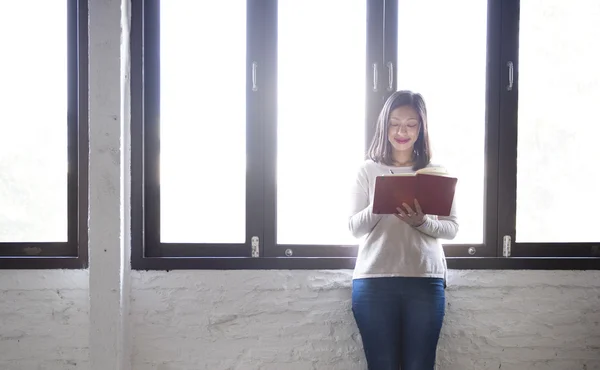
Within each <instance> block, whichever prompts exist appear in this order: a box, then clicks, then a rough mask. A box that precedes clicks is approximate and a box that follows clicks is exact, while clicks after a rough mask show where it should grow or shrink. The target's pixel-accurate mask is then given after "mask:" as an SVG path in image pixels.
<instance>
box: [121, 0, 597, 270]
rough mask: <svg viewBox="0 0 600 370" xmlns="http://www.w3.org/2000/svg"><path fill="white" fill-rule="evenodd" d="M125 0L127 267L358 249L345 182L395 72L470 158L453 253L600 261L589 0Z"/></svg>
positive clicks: (314, 256) (448, 153)
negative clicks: (128, 22) (128, 16)
mask: <svg viewBox="0 0 600 370" xmlns="http://www.w3.org/2000/svg"><path fill="white" fill-rule="evenodd" d="M573 4H576V5H573ZM132 5H133V7H132V62H133V63H132V119H133V120H132V123H133V135H132V138H133V141H132V149H133V152H132V160H133V166H132V171H133V177H132V179H133V184H132V186H133V187H132V189H133V199H132V205H133V211H134V213H133V219H132V227H133V229H134V240H133V248H134V250H133V253H132V261H133V267H134V268H138V269H176V268H207V269H223V268H225V269H230V268H232V269H237V268H310V269H313V268H352V267H353V266H354V256H355V255H356V248H357V246H356V245H357V241H356V240H354V239H353V238H352V237H351V236H350V234H349V231H348V226H347V217H346V209H347V199H346V196H345V193H344V191H345V189H346V188H347V187H348V186H349V185H350V183H351V181H352V178H353V176H354V175H355V169H356V168H357V166H358V165H359V164H360V162H361V161H362V160H363V159H364V154H365V150H366V148H367V145H368V143H369V141H370V139H371V138H372V136H373V130H374V128H373V124H374V122H375V120H376V118H377V115H378V113H379V110H380V109H381V106H382V105H383V102H384V101H385V99H386V98H387V97H388V96H389V95H390V94H392V93H393V92H394V91H396V90H399V89H411V90H415V91H419V92H421V93H422V94H423V95H424V97H425V100H426V102H427V105H428V112H429V120H430V135H431V139H432V144H433V149H434V153H433V155H434V157H433V162H434V163H439V164H441V165H443V166H445V167H447V168H448V169H449V170H450V171H451V172H452V173H454V174H456V175H457V176H458V177H459V185H458V188H457V202H458V208H459V212H460V214H459V216H460V225H461V227H460V232H459V235H458V237H457V238H456V239H455V240H452V241H444V248H445V252H446V255H447V257H448V259H449V266H450V267H454V268H513V267H519V268H545V267H546V268H547V267H551V268H582V267H585V268H590V267H593V268H596V267H600V263H598V261H600V258H597V257H600V235H599V234H598V232H597V231H596V230H594V227H593V224H594V221H593V220H594V218H593V217H594V214H593V213H591V212H590V211H588V210H590V209H594V205H595V206H600V197H599V196H598V195H597V194H596V192H595V191H594V189H597V188H599V187H600V178H599V177H598V176H597V175H595V174H596V172H597V171H595V170H593V160H591V158H596V157H598V158H600V155H599V154H600V153H599V152H598V149H597V146H595V145H593V143H592V141H593V140H594V135H593V134H592V133H593V132H595V131H594V130H596V126H598V124H599V123H600V122H598V120H599V119H600V117H599V116H598V114H597V113H596V112H595V111H594V110H593V109H592V108H591V107H593V104H592V102H593V101H596V100H597V98H598V97H599V96H598V95H599V94H600V90H599V89H598V86H599V82H598V79H599V78H600V74H599V73H598V72H597V70H596V69H595V68H594V67H593V66H595V65H597V64H598V63H597V62H598V61H597V60H596V59H597V58H598V56H597V55H600V53H597V52H595V51H596V49H598V47H597V46H596V45H595V43H594V42H593V40H595V39H597V38H598V36H599V35H598V32H600V28H599V27H598V26H594V25H595V24H596V22H595V21H597V20H599V18H600V15H599V12H600V10H599V9H598V5H596V4H595V2H593V1H591V0H588V1H586V0H577V1H576V2H575V3H572V4H571V5H570V6H568V7H567V6H565V5H564V4H562V3H561V2H559V1H557V0H551V1H546V0H544V1H541V0H522V1H520V2H519V1H517V0H504V1H500V0H488V1H487V2H486V1H480V0H457V1H453V2H451V3H446V2H440V1H434V0H419V1H416V0H368V1H362V0H326V1H323V0H305V1H295V0H261V1H257V0H245V1H244V0H240V1H233V2H226V3H223V4H221V3H220V2H218V3H210V4H209V3H206V4H205V3H203V2H198V1H193V0H188V1H179V2H167V1H162V2H160V1H157V0H134V1H133V2H132ZM342 9H343V11H341V10H342ZM576 19H581V21H580V22H579V21H575V20H576ZM560 30H563V31H560ZM564 30H568V32H565V31H564ZM559 31H560V32H561V33H560V37H557V36H556V35H555V34H556V32H559ZM557 71H562V72H561V73H558V72H557ZM567 71H575V73H567ZM549 75H550V76H553V78H548V76H549ZM549 103H550V104H549ZM549 106H551V107H552V108H553V109H552V111H549V110H548V107H549ZM586 131H589V133H588V132H586ZM569 148H570V149H572V150H573V152H569V151H568V149H569ZM332 156H333V158H334V160H332V159H331V158H332ZM557 156H558V158H557ZM584 158H588V160H585V159H584ZM575 179H576V181H577V183H578V189H577V191H574V190H573V188H572V186H573V185H572V181H573V180H575ZM573 202H574V203H573ZM571 203H573V204H571ZM563 207H570V208H563ZM566 209H568V210H569V212H574V213H575V214H576V215H578V216H581V217H582V218H581V219H580V218H578V217H574V218H570V219H569V220H564V219H561V218H558V217H556V216H554V215H555V214H557V213H560V212H563V211H564V210H566ZM580 229H581V230H580ZM573 230H580V232H579V231H578V232H577V233H574V232H573ZM560 257H569V259H565V258H560Z"/></svg>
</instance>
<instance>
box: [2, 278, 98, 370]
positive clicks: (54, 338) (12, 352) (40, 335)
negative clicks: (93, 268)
mask: <svg viewBox="0 0 600 370" xmlns="http://www.w3.org/2000/svg"><path fill="white" fill-rule="evenodd" d="M89 330H90V325H89V297H88V272H87V271H82V270H78V271H59V270H54V271H7V270H4V271H0V369H1V370H75V369H77V370H89V368H90V367H89V361H88V359H89V345H88V338H89Z"/></svg>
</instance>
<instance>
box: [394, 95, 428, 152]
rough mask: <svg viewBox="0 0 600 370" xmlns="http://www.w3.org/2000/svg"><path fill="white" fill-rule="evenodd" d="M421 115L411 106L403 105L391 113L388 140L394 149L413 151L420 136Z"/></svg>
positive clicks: (397, 150)
mask: <svg viewBox="0 0 600 370" xmlns="http://www.w3.org/2000/svg"><path fill="white" fill-rule="evenodd" d="M420 126H421V125H420V123H419V115H418V114H417V112H416V111H415V110H414V109H413V108H412V107H411V106H408V105H407V106H402V107H398V108H396V109H394V110H393V111H392V112H391V113H390V121H389V122H388V140H389V142H390V144H392V147H393V148H394V151H396V152H404V151H412V150H413V147H414V145H415V142H416V141H417V138H418V137H419V130H420Z"/></svg>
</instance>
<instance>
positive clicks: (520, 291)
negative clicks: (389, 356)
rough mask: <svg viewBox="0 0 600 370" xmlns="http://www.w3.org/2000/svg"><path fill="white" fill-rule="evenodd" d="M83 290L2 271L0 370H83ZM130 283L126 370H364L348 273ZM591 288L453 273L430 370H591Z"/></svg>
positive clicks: (211, 275) (548, 276)
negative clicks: (130, 364)
mask: <svg viewBox="0 0 600 370" xmlns="http://www.w3.org/2000/svg"><path fill="white" fill-rule="evenodd" d="M88 278H89V276H88V274H87V272H86V271H0V297H1V300H0V369H2V370H72V369H81V370H90V369H92V367H91V366H90V363H89V358H88V355H89V342H88V334H89V332H90V330H93V328H90V323H89V316H88V315H89V297H88V293H89V291H88V283H87V281H88ZM132 279H133V280H132V289H133V291H132V293H131V312H130V314H129V317H128V318H129V320H130V322H131V324H132V334H131V337H128V338H126V340H127V345H131V346H132V347H133V348H132V349H133V369H134V370H197V369H214V370H219V369H240V370H241V369H262V370H270V369H277V370H279V369H281V370H283V369H285V370H287V369H291V370H294V369H298V370H312V369H318V370H327V369H332V370H334V369H335V370H342V369H343V370H354V369H356V370H363V369H364V368H365V367H364V360H363V354H362V352H361V348H360V337H359V335H358V334H357V331H356V326H355V324H354V321H353V319H352V316H351V313H350V310H349V308H350V271H171V272H152V271H144V272H133V274H132ZM599 279H600V272H595V271H594V272H592V271H590V272H571V271H555V272H550V271H453V272H452V274H451V277H450V282H451V284H450V286H449V288H448V291H447V292H448V304H447V316H446V320H445V323H444V328H443V334H442V340H441V343H440V349H439V361H438V363H439V369H443V370H469V369H473V370H488V369H489V370H491V369H494V370H495V369H503V370H530V369H534V370H580V369H586V370H592V369H600V288H598V285H599V284H598V281H599ZM106 308H109V306H103V305H101V304H100V307H98V309H106ZM92 325H100V324H96V323H92ZM101 369H102V368H99V367H97V368H94V370H101ZM102 370H103V369H102Z"/></svg>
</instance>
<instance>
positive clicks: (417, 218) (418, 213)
mask: <svg viewBox="0 0 600 370" xmlns="http://www.w3.org/2000/svg"><path fill="white" fill-rule="evenodd" d="M402 205H403V206H404V208H406V211H405V210H403V209H402V208H400V207H398V208H396V209H397V210H398V213H396V214H395V216H396V217H398V218H399V219H400V220H402V221H404V222H406V223H407V224H409V225H410V226H413V227H418V226H421V225H423V223H424V222H425V217H426V216H425V214H423V211H422V210H421V205H420V204H419V201H418V200H416V199H415V211H413V209H412V208H411V207H410V206H409V205H408V204H406V203H402Z"/></svg>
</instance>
